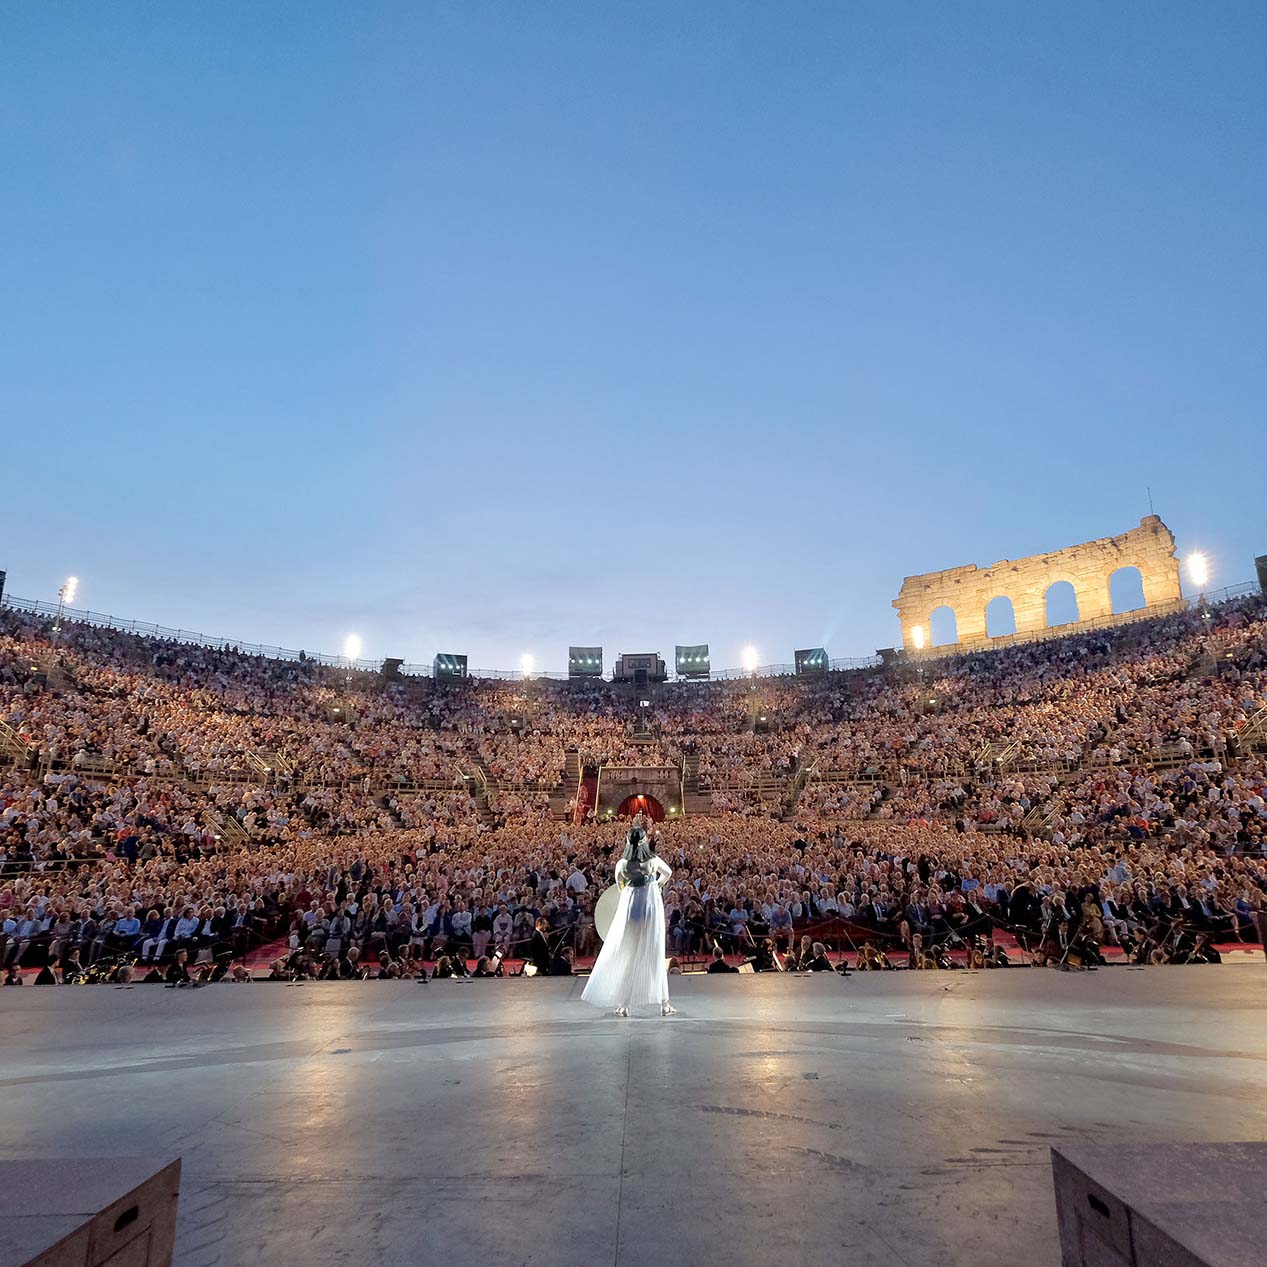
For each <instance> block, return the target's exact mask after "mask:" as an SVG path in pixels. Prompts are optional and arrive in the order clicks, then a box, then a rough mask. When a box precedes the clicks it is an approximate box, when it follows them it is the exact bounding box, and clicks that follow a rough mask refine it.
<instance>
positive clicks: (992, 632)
mask: <svg viewBox="0 0 1267 1267" xmlns="http://www.w3.org/2000/svg"><path fill="white" fill-rule="evenodd" d="M1015 632H1016V608H1014V607H1013V606H1012V600H1011V599H1010V598H1008V596H1007V595H1006V594H996V595H995V596H994V597H993V598H992V599H990V601H989V602H988V603H986V605H985V636H986V637H987V638H1006V637H1008V636H1009V635H1011V634H1014V633H1015Z"/></svg>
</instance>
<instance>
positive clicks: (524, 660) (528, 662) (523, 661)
mask: <svg viewBox="0 0 1267 1267" xmlns="http://www.w3.org/2000/svg"><path fill="white" fill-rule="evenodd" d="M532 665H533V659H532V652H531V651H525V652H524V653H523V655H522V656H521V657H520V660H519V667H520V668H521V669H522V670H523V673H524V677H526V678H529V677H531V676H532Z"/></svg>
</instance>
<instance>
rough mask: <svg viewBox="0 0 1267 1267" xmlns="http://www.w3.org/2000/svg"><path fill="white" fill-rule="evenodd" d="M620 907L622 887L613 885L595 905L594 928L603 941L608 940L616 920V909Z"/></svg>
mask: <svg viewBox="0 0 1267 1267" xmlns="http://www.w3.org/2000/svg"><path fill="white" fill-rule="evenodd" d="M619 905H620V886H619V885H618V884H613V885H612V886H611V888H609V889H607V890H606V891H605V892H604V893H603V896H602V897H600V898H599V899H598V901H597V902H596V903H595V904H594V927H595V929H596V930H597V931H598V935H599V936H600V937H601V938H602V939H603V941H606V940H607V933H608V930H609V929H610V928H611V926H612V920H614V919H615V918H616V907H617V906H619Z"/></svg>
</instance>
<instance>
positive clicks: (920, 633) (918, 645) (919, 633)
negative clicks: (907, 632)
mask: <svg viewBox="0 0 1267 1267" xmlns="http://www.w3.org/2000/svg"><path fill="white" fill-rule="evenodd" d="M911 637H912V638H913V639H914V641H915V650H916V651H923V649H924V626H923V625H916V626H915V628H914V629H912V630H911Z"/></svg>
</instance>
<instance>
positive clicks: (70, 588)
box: [57, 576, 79, 603]
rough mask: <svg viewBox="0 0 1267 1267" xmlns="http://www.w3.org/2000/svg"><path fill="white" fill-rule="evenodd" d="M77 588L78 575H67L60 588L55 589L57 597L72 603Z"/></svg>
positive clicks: (64, 601)
mask: <svg viewBox="0 0 1267 1267" xmlns="http://www.w3.org/2000/svg"><path fill="white" fill-rule="evenodd" d="M78 590H79V577H77V576H68V577H67V578H66V582H65V584H64V585H63V586H62V587H61V589H60V590H58V591H57V596H58V598H60V599H61V600H62V602H63V603H73V602H74V601H75V594H76V593H77V592H78Z"/></svg>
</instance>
